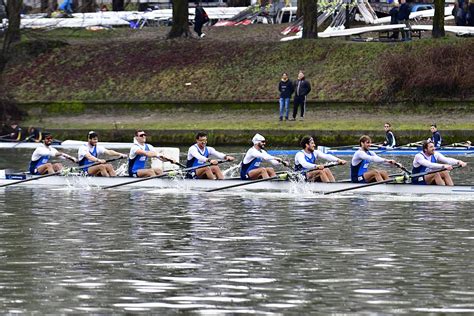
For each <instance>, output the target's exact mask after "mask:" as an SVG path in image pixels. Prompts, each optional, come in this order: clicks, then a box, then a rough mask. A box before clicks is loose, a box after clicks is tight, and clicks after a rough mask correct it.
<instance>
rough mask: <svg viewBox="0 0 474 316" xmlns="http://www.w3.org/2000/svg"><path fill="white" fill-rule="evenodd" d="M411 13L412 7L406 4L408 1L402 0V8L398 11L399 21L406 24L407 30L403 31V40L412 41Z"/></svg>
mask: <svg viewBox="0 0 474 316" xmlns="http://www.w3.org/2000/svg"><path fill="white" fill-rule="evenodd" d="M410 12H411V6H410V4H408V3H407V2H406V0H400V8H399V9H398V21H399V22H400V23H405V24H406V26H407V27H406V28H404V29H403V30H402V39H403V40H405V41H407V40H410V39H411V33H410V22H409V21H410Z"/></svg>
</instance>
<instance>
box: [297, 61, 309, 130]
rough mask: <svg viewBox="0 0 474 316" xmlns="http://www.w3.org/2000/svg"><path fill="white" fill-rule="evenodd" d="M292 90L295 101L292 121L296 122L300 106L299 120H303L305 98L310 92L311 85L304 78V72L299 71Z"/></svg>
mask: <svg viewBox="0 0 474 316" xmlns="http://www.w3.org/2000/svg"><path fill="white" fill-rule="evenodd" d="M293 90H294V91H295V99H294V100H293V121H295V120H296V115H297V114H298V107H299V106H301V117H300V120H301V121H303V120H304V112H305V110H306V96H307V95H308V94H309V92H310V91H311V85H310V84H309V81H307V80H306V79H305V77H304V72H303V71H302V70H300V72H299V73H298V79H297V80H296V81H295V82H294V84H293Z"/></svg>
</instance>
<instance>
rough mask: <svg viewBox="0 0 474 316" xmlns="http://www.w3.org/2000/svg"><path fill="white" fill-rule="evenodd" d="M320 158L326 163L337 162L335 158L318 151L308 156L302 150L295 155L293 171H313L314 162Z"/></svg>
mask: <svg viewBox="0 0 474 316" xmlns="http://www.w3.org/2000/svg"><path fill="white" fill-rule="evenodd" d="M320 158H321V159H324V160H328V161H339V159H338V158H337V157H336V156H333V155H330V154H325V153H323V152H321V151H320V150H315V151H313V152H312V153H309V154H308V153H307V152H305V151H304V149H302V150H300V151H299V152H297V153H296V155H295V170H296V171H305V170H311V169H314V168H316V165H317V164H316V161H317V160H318V159H320Z"/></svg>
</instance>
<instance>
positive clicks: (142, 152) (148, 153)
mask: <svg viewBox="0 0 474 316" xmlns="http://www.w3.org/2000/svg"><path fill="white" fill-rule="evenodd" d="M135 154H136V155H143V156H147V157H158V154H157V153H156V152H154V151H145V150H143V149H137V151H136V152H135Z"/></svg>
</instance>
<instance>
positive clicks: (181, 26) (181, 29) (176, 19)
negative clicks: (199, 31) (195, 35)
mask: <svg viewBox="0 0 474 316" xmlns="http://www.w3.org/2000/svg"><path fill="white" fill-rule="evenodd" d="M188 15H189V3H188V0H173V25H172V26H171V30H170V32H169V33H168V38H177V37H189V36H191V32H190V31H189V19H188Z"/></svg>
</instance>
